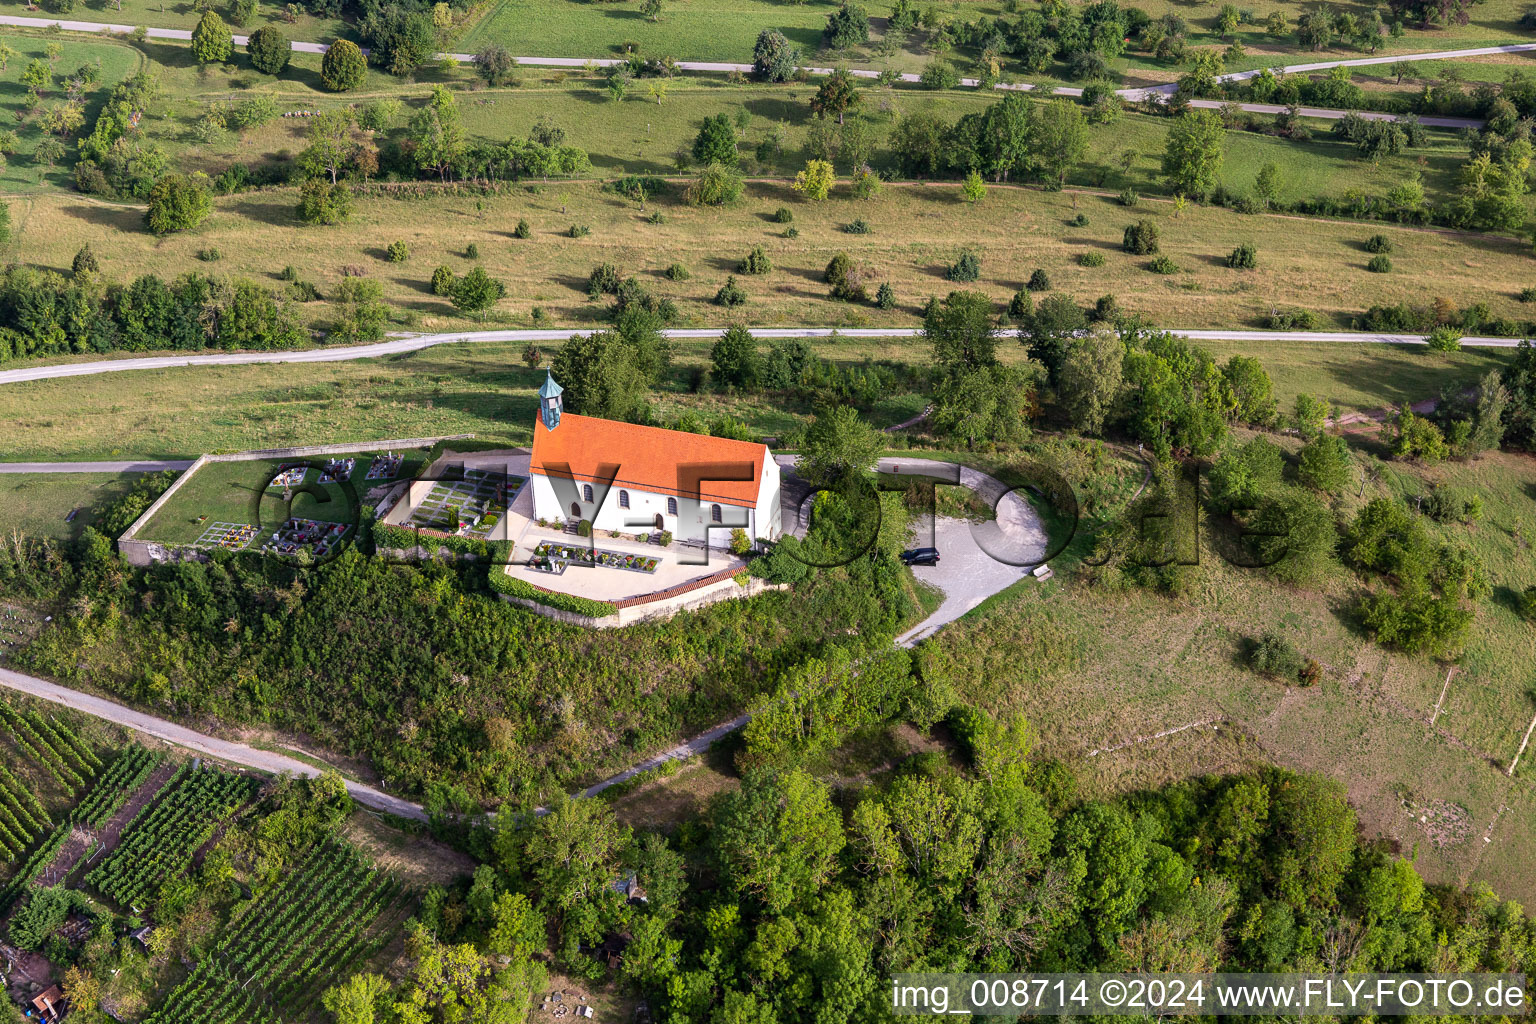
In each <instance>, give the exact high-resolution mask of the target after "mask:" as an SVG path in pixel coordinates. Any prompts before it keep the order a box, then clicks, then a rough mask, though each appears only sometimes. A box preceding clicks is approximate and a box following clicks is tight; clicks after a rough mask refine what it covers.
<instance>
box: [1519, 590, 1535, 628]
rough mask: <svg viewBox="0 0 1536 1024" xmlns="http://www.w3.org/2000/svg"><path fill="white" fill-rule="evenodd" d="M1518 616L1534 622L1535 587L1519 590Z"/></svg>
mask: <svg viewBox="0 0 1536 1024" xmlns="http://www.w3.org/2000/svg"><path fill="white" fill-rule="evenodd" d="M1520 616H1521V618H1523V619H1525V621H1527V622H1536V587H1526V588H1525V590H1524V591H1522V592H1521V594H1520Z"/></svg>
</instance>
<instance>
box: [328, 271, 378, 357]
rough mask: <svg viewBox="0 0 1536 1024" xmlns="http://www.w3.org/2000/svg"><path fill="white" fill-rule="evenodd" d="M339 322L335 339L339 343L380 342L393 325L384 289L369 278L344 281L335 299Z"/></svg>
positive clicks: (344, 279)
mask: <svg viewBox="0 0 1536 1024" xmlns="http://www.w3.org/2000/svg"><path fill="white" fill-rule="evenodd" d="M332 298H333V300H334V302H335V308H336V320H335V322H334V323H332V325H331V335H332V337H333V338H334V339H335V340H337V341H346V342H362V341H378V340H379V339H380V338H382V337H384V326H385V325H386V324H387V323H389V307H388V306H386V305H385V304H384V286H383V285H382V284H380V283H379V282H378V281H375V280H373V279H371V278H367V277H344V278H342V279H341V283H340V284H338V285H337V286H336V293H335V295H334V296H332Z"/></svg>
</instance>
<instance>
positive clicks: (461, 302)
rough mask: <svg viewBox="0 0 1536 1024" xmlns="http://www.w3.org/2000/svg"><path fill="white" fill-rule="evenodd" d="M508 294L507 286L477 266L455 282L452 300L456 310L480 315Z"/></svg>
mask: <svg viewBox="0 0 1536 1024" xmlns="http://www.w3.org/2000/svg"><path fill="white" fill-rule="evenodd" d="M506 293H507V289H506V286H505V285H503V284H502V283H501V282H500V281H497V280H496V279H495V278H493V277H491V276H490V275H489V274H487V273H486V272H485V268H484V267H482V266H479V265H476V266H474V267H471V268H470V270H469V273H467V274H465V275H464V276H463V277H461V278H459V279H458V280H457V281H455V282H454V284H453V294H452V296H451V299H452V301H453V304H454V306H455V308H458V309H462V310H463V311H465V312H466V313H479V312H480V311H482V310H486V309H490V308H491V307H492V306H494V305H495V304H496V303H497V302H498V301H499V300H500V299H501V297H502V296H503V295H505V294H506Z"/></svg>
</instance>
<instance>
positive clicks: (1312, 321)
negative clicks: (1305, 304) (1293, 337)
mask: <svg viewBox="0 0 1536 1024" xmlns="http://www.w3.org/2000/svg"><path fill="white" fill-rule="evenodd" d="M1322 323H1323V320H1322V317H1320V316H1318V315H1317V314H1316V313H1314V312H1312V311H1311V310H1310V309H1296V310H1290V311H1285V312H1282V311H1278V310H1277V311H1275V312H1273V313H1271V314H1270V315H1269V320H1268V321H1267V326H1268V327H1269V329H1270V330H1272V331H1315V330H1317V329H1318V328H1319V327H1321V326H1322Z"/></svg>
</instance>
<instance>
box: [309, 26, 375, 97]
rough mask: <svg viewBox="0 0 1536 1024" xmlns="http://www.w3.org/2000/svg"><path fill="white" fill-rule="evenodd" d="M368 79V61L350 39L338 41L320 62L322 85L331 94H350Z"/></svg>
mask: <svg viewBox="0 0 1536 1024" xmlns="http://www.w3.org/2000/svg"><path fill="white" fill-rule="evenodd" d="M367 77H368V61H367V59H366V58H364V57H363V51H362V50H360V49H358V47H357V44H356V43H354V42H352V41H351V40H350V39H338V40H336V41H335V42H334V43H332V44H331V45H330V48H329V49H327V50H326V51H325V57H324V58H323V59H322V60H321V61H320V84H322V85H324V86H325V87H326V88H327V89H329V90H330V91H331V92H350V91H351V90H353V89H356V88H357V87H358V86H360V85H362V84H363V79H365V78H367Z"/></svg>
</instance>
